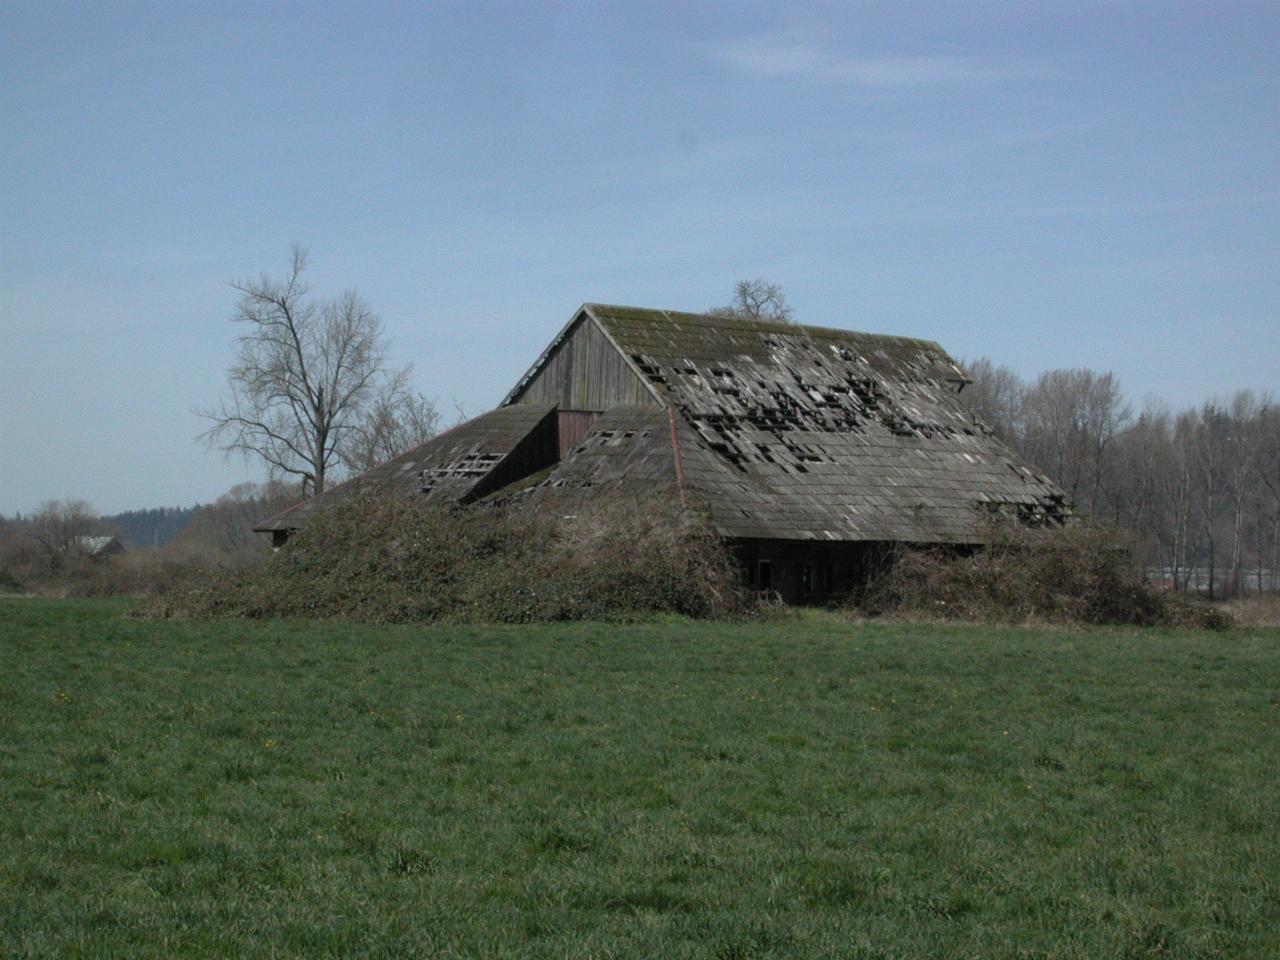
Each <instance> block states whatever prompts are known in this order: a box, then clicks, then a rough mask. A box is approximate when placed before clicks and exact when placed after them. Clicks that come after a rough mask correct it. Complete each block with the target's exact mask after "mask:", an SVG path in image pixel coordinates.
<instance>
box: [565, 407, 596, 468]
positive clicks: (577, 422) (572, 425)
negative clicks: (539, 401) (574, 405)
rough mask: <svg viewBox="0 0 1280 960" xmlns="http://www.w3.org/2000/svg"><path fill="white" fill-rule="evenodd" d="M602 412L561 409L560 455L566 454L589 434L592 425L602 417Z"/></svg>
mask: <svg viewBox="0 0 1280 960" xmlns="http://www.w3.org/2000/svg"><path fill="white" fill-rule="evenodd" d="M600 416H601V415H600V414H599V413H596V412H595V411H593V410H561V411H560V456H562V457H563V456H564V455H565V454H566V453H568V452H569V451H570V450H572V449H573V448H574V447H576V446H577V445H578V444H579V443H581V442H582V438H583V437H585V436H586V435H587V431H588V430H590V429H591V425H592V424H593V423H595V422H596V421H597V420H599V419H600Z"/></svg>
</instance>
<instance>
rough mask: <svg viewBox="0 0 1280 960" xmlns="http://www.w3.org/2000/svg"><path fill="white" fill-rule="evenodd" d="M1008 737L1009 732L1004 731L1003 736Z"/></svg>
mask: <svg viewBox="0 0 1280 960" xmlns="http://www.w3.org/2000/svg"><path fill="white" fill-rule="evenodd" d="M1008 735H1009V731H1008V730H1006V731H1004V733H1002V734H1001V736H1004V737H1007V736H1008Z"/></svg>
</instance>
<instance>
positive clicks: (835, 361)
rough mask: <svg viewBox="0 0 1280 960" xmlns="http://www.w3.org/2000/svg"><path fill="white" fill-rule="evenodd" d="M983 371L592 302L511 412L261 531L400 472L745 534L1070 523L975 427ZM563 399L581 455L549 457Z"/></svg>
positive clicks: (929, 350) (868, 533) (454, 488)
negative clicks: (968, 399)
mask: <svg viewBox="0 0 1280 960" xmlns="http://www.w3.org/2000/svg"><path fill="white" fill-rule="evenodd" d="M967 382H968V377H967V376H966V375H965V373H964V371H963V370H962V369H961V368H960V367H959V365H957V364H956V362H955V361H954V360H952V358H951V357H950V356H948V355H947V353H946V351H944V350H943V349H942V347H940V346H939V345H938V344H937V343H934V342H932V341H929V340H916V339H911V338H907V337H897V336H886V335H881V334H869V333H855V332H852V331H845V330H835V329H827V328H824V327H809V326H799V325H792V324H780V323H770V322H764V321H758V320H750V319H744V318H740V317H724V316H709V315H702V314H691V313H680V312H676V311H667V310H646V309H638V308H634V307H621V306H609V305H604V304H596V303H588V304H585V305H584V306H583V307H582V308H581V309H580V310H578V311H577V312H576V313H575V314H574V316H573V318H572V319H571V320H570V322H569V323H568V324H567V325H566V326H565V327H564V329H562V330H561V331H560V333H559V334H558V335H557V336H556V337H555V339H553V341H552V342H551V344H550V345H549V346H548V347H547V349H546V350H545V351H543V353H542V354H541V355H540V356H539V358H538V359H537V360H536V361H535V362H534V364H533V366H532V367H531V368H530V369H529V371H528V373H526V374H525V376H524V377H522V378H521V380H520V381H519V383H517V384H516V386H515V388H513V390H512V391H511V392H510V393H509V394H508V395H507V397H506V399H505V400H504V401H503V406H500V407H499V408H498V409H497V410H495V411H493V412H492V413H489V414H485V415H484V416H482V417H478V418H476V420H474V421H471V422H470V423H468V424H464V425H463V426H462V427H459V428H456V429H455V431H451V432H450V433H447V434H444V435H442V437H440V438H437V439H436V440H433V441H431V442H430V443H429V444H427V445H425V446H424V447H420V448H418V450H417V451H410V452H409V453H407V454H405V455H404V456H403V457H401V458H397V459H396V460H393V461H390V462H389V463H388V464H384V465H382V466H381V467H377V468H375V469H374V470H372V471H369V472H368V473H365V474H363V475H361V477H359V478H357V479H356V480H354V481H351V482H350V484H344V485H343V486H342V487H337V488H334V490H333V491H332V492H331V493H328V494H325V495H324V496H323V497H317V498H315V499H314V500H312V501H308V503H306V504H302V505H300V506H299V507H296V508H294V509H293V511H286V512H285V514H281V515H280V516H278V517H276V518H273V519H272V521H269V522H268V523H267V524H264V525H263V526H262V527H260V528H259V529H279V530H284V529H293V528H294V527H296V526H297V525H299V524H298V521H299V520H301V519H305V516H306V515H309V514H310V513H313V512H314V511H315V510H317V509H322V508H323V506H324V504H325V503H326V502H331V501H332V500H333V499H334V498H336V497H337V496H341V495H345V494H344V493H340V491H344V490H346V489H348V488H350V489H356V488H357V487H360V486H363V485H367V484H369V483H388V482H392V481H393V478H394V482H395V483H396V484H398V485H399V484H403V485H404V486H405V488H406V489H410V488H416V489H417V490H419V491H420V492H423V493H425V494H426V495H428V496H441V495H447V496H449V498H451V499H454V500H465V499H477V498H479V497H484V496H489V495H495V496H497V497H499V498H504V497H511V496H513V495H518V496H519V497H520V498H535V499H536V498H544V497H546V498H570V499H572V498H574V497H579V498H587V497H594V496H598V495H600V494H602V493H608V492H617V491H621V490H634V489H638V488H640V487H654V486H657V487H661V488H666V489H669V490H671V491H672V492H673V494H678V495H679V496H681V497H682V498H686V499H687V500H688V501H689V502H691V503H694V504H696V505H697V506H699V507H700V508H701V509H703V510H705V511H706V512H707V513H708V514H709V516H710V517H711V519H712V521H713V523H714V525H715V526H716V528H717V529H718V530H719V531H720V532H721V534H722V535H724V536H726V537H729V538H740V539H748V538H772V539H787V540H835V541H840V540H849V541H900V542H914V543H978V542H981V541H982V539H983V538H984V532H985V531H984V526H985V523H986V520H987V519H988V518H989V517H990V516H991V515H993V514H1005V515H1010V516H1013V517H1016V518H1018V519H1020V520H1021V521H1023V522H1024V523H1027V524H1029V525H1032V526H1039V525H1045V524H1052V523H1056V522H1060V521H1062V520H1063V519H1064V518H1065V517H1066V516H1067V515H1068V514H1069V507H1068V506H1067V503H1066V497H1065V495H1064V494H1063V492H1062V491H1061V490H1060V489H1059V488H1058V487H1057V486H1055V485H1054V484H1053V483H1052V482H1051V481H1050V480H1049V479H1048V478H1047V477H1044V476H1041V475H1039V474H1036V473H1035V472H1033V471H1032V470H1030V469H1029V468H1028V467H1027V466H1026V465H1025V464H1023V463H1022V462H1021V461H1020V460H1019V459H1018V458H1017V456H1016V455H1015V454H1014V453H1013V452H1012V451H1010V450H1009V449H1008V448H1006V447H1005V446H1004V445H1003V444H1001V443H1000V442H999V441H998V440H997V439H996V438H995V437H994V436H993V435H992V434H991V431H990V430H988V429H987V428H986V427H985V426H983V425H982V424H980V423H978V422H976V421H975V419H974V417H973V414H972V413H971V412H970V411H969V410H968V408H967V407H966V406H965V404H964V403H963V402H962V401H961V400H960V397H959V392H960V390H961V389H962V388H963V386H964V385H965V384H966V383H967ZM550 397H560V398H561V399H560V400H559V401H557V402H558V403H559V404H560V407H561V410H560V416H559V430H560V432H561V436H560V440H561V446H562V447H564V448H565V449H564V452H563V455H562V456H561V455H559V452H557V453H556V454H551V455H548V454H546V453H545V452H544V453H542V454H540V455H538V456H532V455H530V453H529V451H531V450H534V449H535V448H536V449H538V450H544V449H545V448H546V446H547V440H546V438H545V434H546V431H547V430H548V428H551V429H555V428H556V421H557V418H556V417H555V416H552V411H553V410H555V409H556V405H555V403H551V402H549V400H548V398H550ZM504 411H505V413H504ZM584 416H585V417H587V418H588V421H589V428H586V429H583V430H582V431H581V432H573V433H571V434H569V435H568V444H571V445H567V444H566V442H565V441H566V434H565V431H566V430H573V431H578V430H580V429H581V428H582V424H583V423H584V422H587V421H583V419H582V418H583V417H584ZM491 418H497V419H491ZM504 418H510V419H504ZM535 426H537V427H538V428H539V429H540V430H541V431H542V434H543V439H542V440H538V441H535V440H534V439H533V438H532V437H531V436H530V434H531V433H532V432H533V431H534V428H535ZM491 430H492V431H496V434H497V435H498V436H500V437H501V440H495V441H489V440H484V441H483V442H481V439H480V438H481V437H488V436H489V433H490V431H491ZM521 430H524V431H526V434H525V435H524V438H523V439H521V438H520V437H519V436H517V435H519V434H520V431H521ZM446 438H452V439H446ZM486 444H489V445H488V446H486ZM551 446H555V442H554V440H552V441H551ZM517 447H523V449H524V450H525V453H524V454H522V455H520V456H514V457H513V456H512V453H513V452H514V450H515V449H516V448H517ZM468 457H469V458H471V459H470V460H466V458H468ZM460 458H461V459H460ZM464 460H465V461H466V463H467V464H470V465H471V467H474V470H475V471H477V472H476V473H468V472H466V470H463V472H462V473H461V474H458V473H457V472H456V471H457V470H459V469H461V467H459V466H458V465H459V464H462V463H463V461H464ZM535 464H536V466H535ZM471 467H467V469H471ZM548 467H549V468H550V469H549V470H548V469H547V468H548ZM535 469H536V470H541V471H544V472H543V473H542V474H536V475H534V476H530V475H531V474H535ZM481 477H483V478H484V480H483V482H481V480H480V478H481ZM516 480H522V481H523V482H522V483H520V484H518V494H513V491H514V490H515V489H516V487H513V486H512V484H513V482H514V481H516ZM352 484H354V485H355V486H354V487H353V486H351V485H352ZM326 498H328V499H327V500H326Z"/></svg>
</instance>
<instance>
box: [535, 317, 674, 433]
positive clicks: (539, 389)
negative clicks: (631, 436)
mask: <svg viewBox="0 0 1280 960" xmlns="http://www.w3.org/2000/svg"><path fill="white" fill-rule="evenodd" d="M517 402H518V403H557V404H559V405H560V408H561V409H562V410H573V411H586V410H595V411H601V410H608V409H610V408H612V407H618V406H637V405H642V406H656V405H657V401H656V400H654V398H653V394H651V393H650V392H649V390H648V388H647V387H646V386H645V384H644V382H643V381H642V380H641V379H640V378H639V377H637V376H636V375H635V372H634V371H633V370H632V369H631V368H630V367H629V366H628V365H627V361H626V360H625V359H624V358H623V357H622V355H621V354H619V353H618V351H617V350H615V349H614V347H613V345H612V344H611V343H609V341H608V340H607V339H605V337H604V335H603V334H601V333H600V331H599V330H598V329H597V328H596V326H595V324H594V323H592V322H591V321H590V320H588V319H583V320H582V321H580V322H579V323H578V326H577V328H576V329H574V330H573V331H572V332H571V333H570V334H569V336H567V337H565V339H564V342H563V343H561V344H560V346H559V347H557V348H556V349H555V351H553V352H552V354H551V356H549V357H547V362H546V364H545V365H544V366H543V368H542V369H541V370H540V371H538V373H537V375H536V376H535V377H534V378H533V380H531V381H530V382H529V385H528V386H527V387H526V388H525V390H524V392H523V393H522V394H521V395H520V396H519V398H518V399H517Z"/></svg>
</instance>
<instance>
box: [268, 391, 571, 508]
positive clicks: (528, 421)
mask: <svg viewBox="0 0 1280 960" xmlns="http://www.w3.org/2000/svg"><path fill="white" fill-rule="evenodd" d="M554 409H555V408H554V407H553V406H552V405H550V404H519V405H517V406H510V407H499V408H498V409H496V410H491V411H489V412H488V413H485V414H482V415H480V416H478V417H476V418H475V419H473V420H468V421H467V422H466V423H463V424H460V425H458V426H456V427H454V428H453V429H451V430H446V431H445V432H444V433H442V434H440V435H439V436H436V437H432V438H431V439H430V440H428V441H427V442H426V443H424V444H422V445H421V446H419V447H414V448H413V449H412V450H408V451H406V452H405V453H402V454H400V456H398V457H393V458H392V459H390V460H388V461H386V462H385V463H381V464H378V465H377V466H376V467H373V468H371V469H369V470H366V471H365V472H364V473H362V474H360V475H359V476H357V477H353V478H352V479H350V480H348V481H347V482H346V483H341V484H338V485H337V486H335V487H331V488H330V489H328V490H326V491H325V492H324V493H321V494H319V495H318V496H314V497H312V498H310V499H309V500H303V501H302V502H301V503H297V504H294V505H293V506H292V507H289V508H288V509H287V510H283V511H281V512H280V513H278V514H276V515H275V516H273V517H271V518H270V519H267V520H264V521H263V522H262V523H260V524H259V525H258V526H256V527H254V529H255V530H259V531H262V532H267V531H273V530H296V529H298V528H299V527H301V526H302V525H303V524H304V523H306V521H307V520H309V519H310V518H311V517H313V516H315V514H317V513H319V512H320V511H321V510H324V509H326V508H327V507H329V506H331V505H333V504H334V503H337V502H340V501H342V500H344V499H346V498H349V497H352V496H356V495H359V494H360V493H362V492H365V491H368V490H372V489H384V490H402V491H404V492H405V493H425V494H426V496H428V497H429V498H434V499H439V500H447V501H453V502H459V501H464V500H469V499H474V498H475V497H478V496H483V495H484V494H485V493H487V492H489V489H490V488H491V486H492V485H495V484H501V483H502V482H503V480H508V482H509V481H510V480H515V479H518V477H519V476H520V475H522V473H523V471H524V469H525V467H526V463H525V458H526V456H527V455H529V448H530V447H531V446H533V444H531V443H530V442H529V441H530V440H531V438H535V439H536V437H537V435H538V433H539V432H540V431H541V432H546V433H549V434H550V437H551V441H550V443H551V448H552V449H554V446H555V442H554V438H555V417H554V416H553V415H552V411H553V410H554ZM533 457H534V464H535V465H534V466H533V469H535V470H536V469H541V468H543V467H545V466H547V465H549V464H547V463H538V462H537V458H536V452H535V453H534V454H533Z"/></svg>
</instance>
